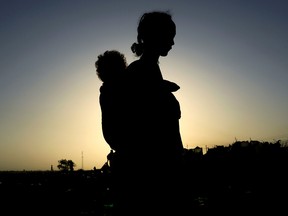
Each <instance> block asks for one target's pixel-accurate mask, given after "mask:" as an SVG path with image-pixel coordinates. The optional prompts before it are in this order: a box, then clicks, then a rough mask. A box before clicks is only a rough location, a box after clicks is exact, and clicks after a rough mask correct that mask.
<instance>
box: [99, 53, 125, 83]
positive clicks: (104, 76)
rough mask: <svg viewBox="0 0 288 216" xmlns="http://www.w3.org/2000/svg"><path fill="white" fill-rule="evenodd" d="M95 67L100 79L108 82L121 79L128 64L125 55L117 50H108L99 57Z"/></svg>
mask: <svg viewBox="0 0 288 216" xmlns="http://www.w3.org/2000/svg"><path fill="white" fill-rule="evenodd" d="M95 67H96V74H97V76H98V78H99V79H100V80H102V81H103V82H106V81H108V80H113V79H115V78H117V77H119V75H120V74H121V72H123V71H124V70H125V68H126V67H127V62H126V58H125V56H124V54H122V53H120V52H119V51H117V50H107V51H105V52H104V53H103V54H100V55H98V59H97V61H96V62H95Z"/></svg>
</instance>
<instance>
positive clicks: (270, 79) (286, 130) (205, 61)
mask: <svg viewBox="0 0 288 216" xmlns="http://www.w3.org/2000/svg"><path fill="white" fill-rule="evenodd" d="M152 10H164V11H166V10H169V11H170V12H171V14H172V16H173V19H174V21H175V23H176V26H177V35H176V37H175V45H174V46H173V49H172V50H171V51H170V53H169V55H168V56H167V57H163V58H160V67H161V70H162V73H163V77H164V78H165V79H168V80H170V81H173V82H176V83H177V84H178V85H179V86H180V87H181V88H180V90H178V91H177V92H176V93H175V95H176V97H177V99H178V100H179V102H180V105H181V111H182V118H181V120H180V127H181V134H182V139H183V142H184V147H185V148H195V147H196V146H199V147H203V149H205V148H206V147H208V148H209V147H214V146H215V145H229V144H232V143H233V142H234V141H235V140H236V139H237V140H250V139H252V140H258V141H269V142H270V141H271V142H273V141H275V140H278V139H282V140H283V139H288V97H287V96H288V70H287V69H288V1H286V0H190V1H187V0H175V1H172V0H167V1H163V0H159V1H158V0H145V1H138V0H126V1H125V0H122V1H119V0H105V1H104V0H103V1H102V0H101V1H100V0H78V1H77V0H49V1H45V0H42V1H41V0H0V39H1V40H0V73H1V79H0V170H50V167H51V165H53V167H54V169H55V170H57V164H58V160H60V159H67V160H68V159H69V160H70V159H71V160H73V161H74V162H75V163H76V165H77V166H76V169H81V168H83V169H86V170H89V169H93V167H94V166H95V167H96V168H100V167H101V166H102V165H103V164H104V163H105V161H106V155H107V154H108V153H109V150H110V149H109V146H108V144H107V143H106V142H105V140H104V138H103V135H102V130H101V112H100V106H99V101H98V98H99V87H100V85H101V84H102V83H101V82H100V80H99V79H98V78H97V76H96V72H95V66H94V63H95V60H96V59H97V56H98V55H99V54H101V53H103V52H104V51H106V50H109V49H117V50H119V51H121V52H122V53H124V54H125V56H126V58H127V61H128V63H131V62H132V61H134V60H136V59H137V58H136V57H134V55H133V53H132V52H131V50H130V46H131V45H132V43H133V42H135V41H136V37H137V31H136V29H137V24H138V19H139V17H140V16H141V15H142V13H144V12H147V11H152ZM135 145H137V143H135Z"/></svg>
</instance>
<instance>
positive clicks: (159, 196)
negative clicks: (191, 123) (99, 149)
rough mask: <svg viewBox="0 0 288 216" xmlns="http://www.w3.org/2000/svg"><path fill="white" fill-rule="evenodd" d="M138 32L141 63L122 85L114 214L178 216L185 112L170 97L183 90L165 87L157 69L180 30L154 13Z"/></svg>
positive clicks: (162, 14) (172, 85)
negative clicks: (170, 215)
mask: <svg viewBox="0 0 288 216" xmlns="http://www.w3.org/2000/svg"><path fill="white" fill-rule="evenodd" d="M137 32H138V36H137V42H136V43H134V44H133V45H132V47H131V49H132V51H133V53H135V55H136V56H138V57H139V59H137V60H135V61H134V62H132V63H131V64H130V65H128V67H127V69H126V71H125V75H124V76H123V80H122V82H123V85H122V87H123V89H122V92H121V95H122V96H121V98H122V99H121V100H122V103H121V109H122V111H121V113H122V117H123V121H122V127H121V128H119V130H120V131H121V132H120V134H121V135H122V138H121V139H122V140H121V141H119V142H120V143H121V144H120V146H121V148H120V147H119V149H118V150H117V151H116V153H117V156H118V169H117V170H118V175H117V176H118V178H117V186H118V187H117V189H118V191H117V192H118V193H117V194H118V195H119V199H118V201H119V203H116V207H117V208H116V209H117V210H119V214H120V215H122V214H123V215H166V214H170V213H172V212H171V211H172V210H177V215H180V214H178V213H180V209H179V206H178V203H177V201H179V200H180V197H179V196H180V194H179V193H178V192H179V191H178V189H179V185H180V184H179V183H181V182H180V181H181V178H180V177H181V175H180V173H181V172H180V170H181V159H182V153H183V145H182V140H181V135H180V129H179V119H180V117H181V111H180V106H179V103H178V101H177V99H176V98H175V96H174V95H173V93H172V92H173V91H177V90H178V89H179V86H178V85H176V84H175V83H172V82H164V80H163V77H162V73H161V70H160V67H159V58H160V57H166V56H167V55H168V52H169V51H170V50H171V49H172V46H173V45H174V37H175V35H176V25H175V23H174V22H173V20H172V17H171V15H170V14H169V13H168V12H161V11H153V12H148V13H144V14H143V15H142V16H141V18H140V20H139V25H138V29H137ZM118 204H119V206H118ZM118 208H119V209H118ZM175 213H176V212H175Z"/></svg>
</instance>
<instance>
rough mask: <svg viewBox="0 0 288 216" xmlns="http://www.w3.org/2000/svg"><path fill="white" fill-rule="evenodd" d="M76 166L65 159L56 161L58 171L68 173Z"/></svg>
mask: <svg viewBox="0 0 288 216" xmlns="http://www.w3.org/2000/svg"><path fill="white" fill-rule="evenodd" d="M75 166H76V164H75V163H74V162H73V161H72V160H66V159H61V160H59V161H58V165H57V167H58V169H59V170H60V171H64V172H68V171H74V167H75Z"/></svg>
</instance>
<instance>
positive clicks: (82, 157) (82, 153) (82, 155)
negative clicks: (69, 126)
mask: <svg viewBox="0 0 288 216" xmlns="http://www.w3.org/2000/svg"><path fill="white" fill-rule="evenodd" d="M81 154H82V156H81V157H82V170H84V168H83V151H82V152H81Z"/></svg>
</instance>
